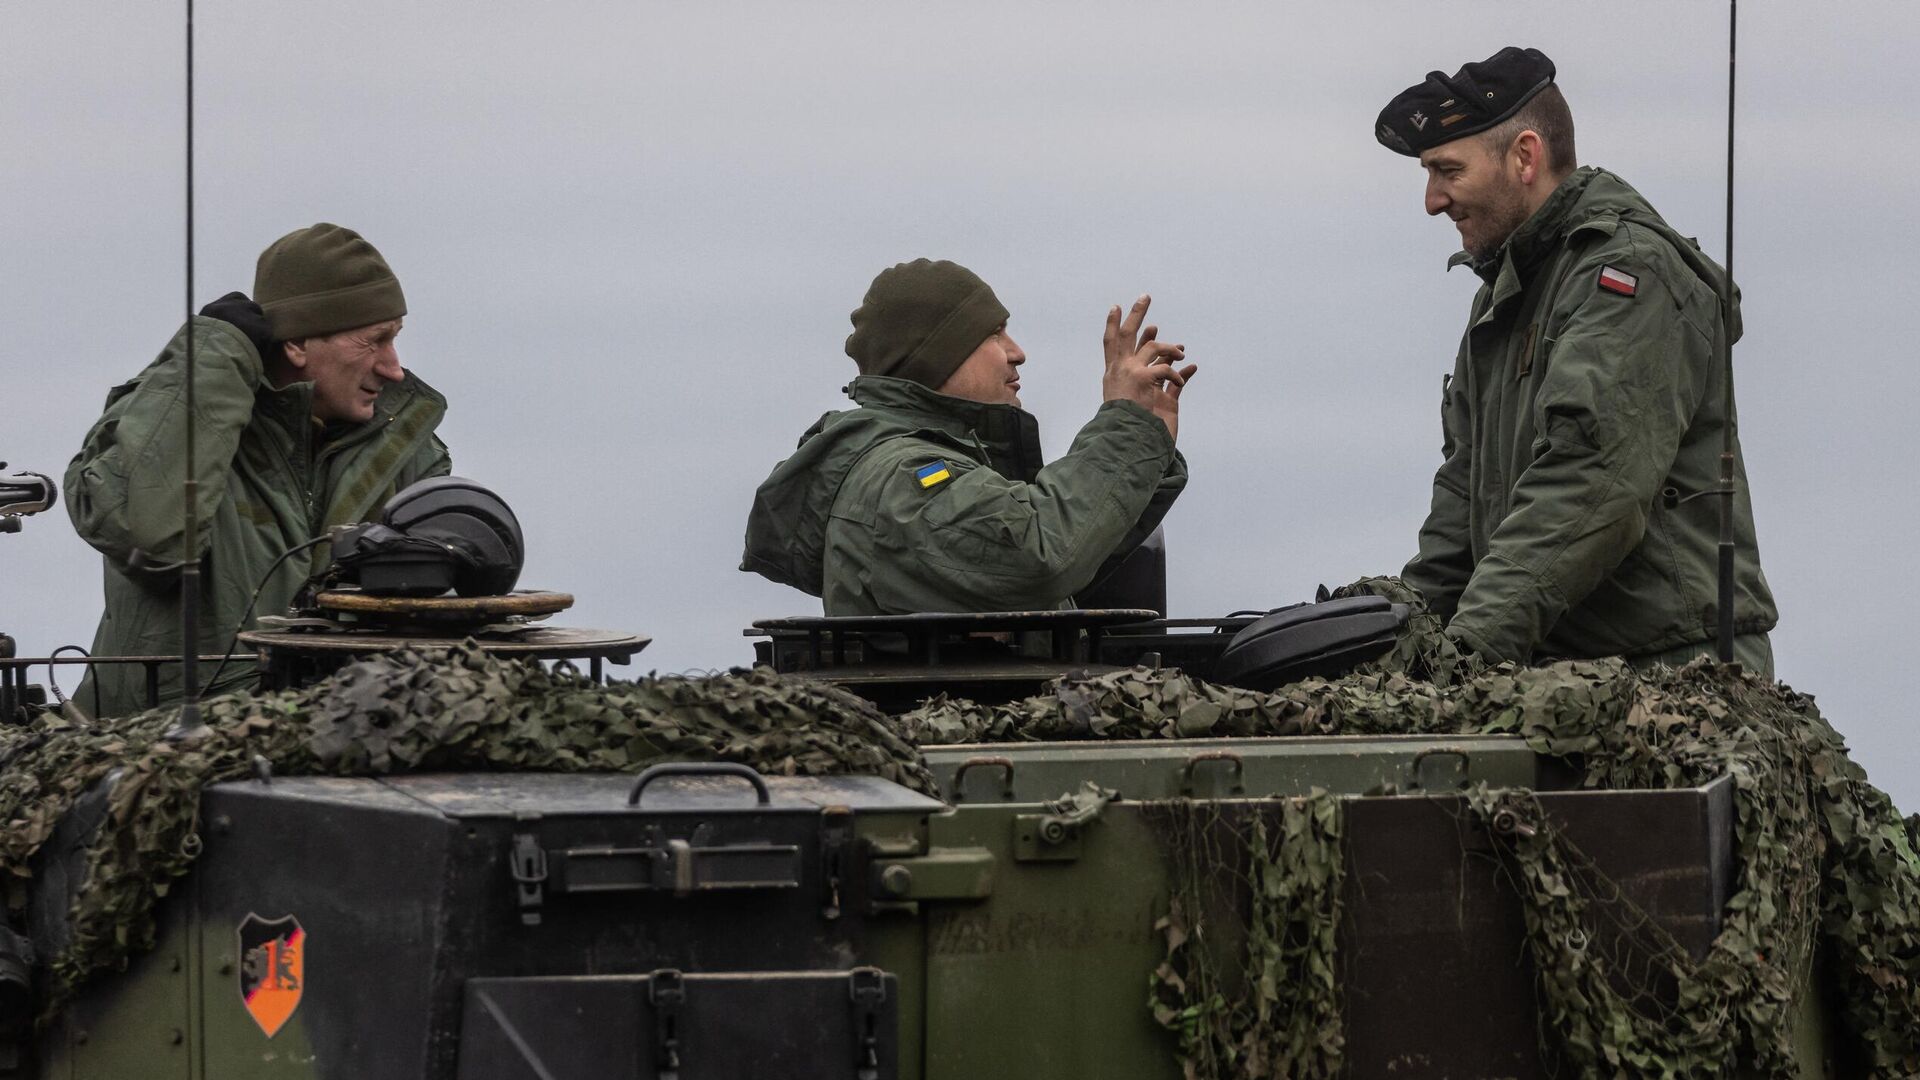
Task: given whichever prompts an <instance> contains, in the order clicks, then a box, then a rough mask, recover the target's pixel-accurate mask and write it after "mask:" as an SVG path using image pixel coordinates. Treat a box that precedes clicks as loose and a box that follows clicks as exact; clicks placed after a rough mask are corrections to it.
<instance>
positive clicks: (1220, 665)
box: [1213, 596, 1411, 691]
mask: <svg viewBox="0 0 1920 1080" xmlns="http://www.w3.org/2000/svg"><path fill="white" fill-rule="evenodd" d="M1410 614H1411V612H1410V609H1409V608H1408V607H1407V605H1405V604H1395V603H1392V602H1390V601H1388V600H1387V598H1386V597H1384V596H1349V597H1346V598H1345V599H1342V600H1322V601H1320V602H1318V603H1313V604H1295V605H1293V606H1292V607H1283V608H1275V609H1274V610H1272V611H1270V612H1268V613H1267V614H1265V615H1263V616H1261V617H1260V618H1258V619H1256V620H1254V621H1253V622H1251V623H1249V624H1248V625H1247V626H1246V628H1245V629H1243V630H1241V631H1240V632H1239V633H1237V634H1235V635H1234V636H1233V640H1232V641H1230V642H1228V643H1227V648H1226V651H1225V652H1222V653H1221V654H1220V659H1219V660H1218V661H1217V662H1216V663H1215V664H1214V668H1213V678H1214V681H1216V682H1223V683H1226V684H1227V685H1229V686H1239V687H1244V688H1246V689H1248V690H1261V691H1266V690H1273V689H1275V688H1277V687H1281V686H1284V685H1286V684H1287V683H1290V682H1297V681H1298V680H1300V679H1304V678H1307V677H1308V676H1310V675H1318V676H1321V677H1323V678H1334V677H1336V676H1339V675H1344V674H1345V673H1347V672H1348V671H1351V670H1353V667H1354V665H1356V664H1359V663H1362V662H1363V661H1367V660H1372V659H1373V658H1375V657H1377V656H1381V655H1384V654H1385V653H1386V652H1387V650H1389V649H1391V648H1393V643H1394V640H1395V638H1396V637H1397V636H1398V634H1399V632H1400V628H1401V627H1402V626H1405V625H1406V623H1407V618H1408V617H1409V615H1410Z"/></svg>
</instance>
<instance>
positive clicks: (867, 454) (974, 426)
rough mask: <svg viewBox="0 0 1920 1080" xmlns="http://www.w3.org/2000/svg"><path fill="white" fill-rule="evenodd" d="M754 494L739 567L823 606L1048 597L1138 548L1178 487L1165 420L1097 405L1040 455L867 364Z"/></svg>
mask: <svg viewBox="0 0 1920 1080" xmlns="http://www.w3.org/2000/svg"><path fill="white" fill-rule="evenodd" d="M847 389H848V394H849V396H851V397H852V398H853V400H854V401H855V402H856V403H858V404H859V406H860V407H859V408H857V409H850V410H846V411H843V412H830V413H827V414H826V415H825V416H823V417H821V418H820V421H819V422H818V423H816V424H814V425H813V427H811V428H809V429H808V430H807V433H806V434H805V435H803V436H801V439H800V447H799V450H798V451H796V452H795V453H794V455H793V456H792V457H790V458H788V459H787V460H785V461H783V462H781V463H780V464H779V465H778V466H777V467H776V468H775V469H774V470H773V474H772V475H771V476H769V477H768V478H767V480H766V482H765V483H763V484H761V485H760V490H759V491H758V492H757V493H756V494H755V496H754V503H753V510H752V512H751V514H750V515H749V516H748V519H747V540H746V554H745V556H744V557H743V559H742V560H741V563H740V569H742V570H752V571H756V572H758V573H760V574H763V575H765V576H766V577H768V578H771V579H773V580H774V581H777V582H780V583H782V584H785V585H792V586H793V587H795V588H797V589H801V590H803V591H805V592H807V593H810V594H812V595H814V596H818V597H820V598H821V599H822V601H823V604H824V606H825V609H826V613H827V614H828V615H898V614H907V613H911V612H927V611H1024V610H1039V609H1049V608H1055V607H1059V606H1060V605H1061V604H1062V603H1064V602H1066V601H1067V600H1068V598H1070V597H1071V596H1072V595H1073V594H1074V593H1075V592H1077V591H1079V590H1081V589H1084V588H1086V587H1087V586H1088V585H1090V584H1092V583H1093V582H1095V581H1096V580H1098V579H1099V577H1100V576H1101V575H1102V574H1103V573H1104V572H1105V570H1107V569H1110V568H1111V566H1110V565H1109V560H1112V561H1115V562H1117V561H1118V559H1119V558H1121V557H1124V556H1125V555H1126V554H1127V553H1128V552H1130V551H1132V550H1133V549H1134V548H1135V547H1137V546H1138V545H1139V544H1140V542H1141V541H1142V540H1144V539H1145V538H1146V537H1147V535H1148V534H1150V533H1151V532H1152V531H1153V530H1154V528H1155V527H1156V526H1158V525H1159V524H1160V519H1161V518H1162V517H1164V516H1165V515H1166V512H1167V510H1168V508H1169V507H1171V506H1172V505H1173V500H1174V498H1175V497H1176V496H1177V495H1179V493H1180V490H1181V489H1182V488H1184V487H1185V486H1186V482H1187V468H1186V460H1185V459H1184V458H1182V457H1181V456H1180V453H1179V451H1177V450H1175V449H1174V445H1173V439H1172V437H1171V436H1170V435H1169V434H1168V432H1167V427H1166V425H1165V424H1164V423H1162V422H1161V421H1160V420H1159V418H1157V417H1155V416H1154V415H1153V414H1152V413H1151V412H1149V411H1147V410H1146V409H1144V408H1142V407H1141V406H1139V405H1136V404H1134V403H1132V402H1112V401H1110V402H1107V403H1106V404H1104V405H1102V406H1101V407H1100V410H1099V411H1098V412H1097V413H1095V414H1094V418H1093V419H1092V420H1091V421H1089V422H1088V423H1087V426H1086V427H1084V428H1082V429H1080V434H1079V435H1078V436H1076V437H1075V438H1074V440H1073V446H1072V447H1071V448H1070V449H1069V450H1068V451H1067V454H1066V456H1064V457H1062V458H1060V459H1059V460H1057V461H1055V462H1054V463H1053V464H1051V465H1045V466H1044V467H1042V466H1043V463H1042V461H1041V457H1040V428H1039V425H1038V424H1037V423H1036V422H1035V420H1034V418H1033V415H1032V414H1030V413H1028V412H1026V411H1025V410H1022V409H1020V408H1018V407H1016V406H1013V405H985V404H981V403H978V402H972V401H966V400H963V399H961V398H955V397H949V396H947V395H945V394H939V393H935V392H934V391H932V390H929V389H927V388H926V387H924V386H921V385H919V384H918V383H914V382H909V381H907V380H904V379H892V378H886V377H883V376H874V375H866V376H862V377H860V378H858V379H855V380H854V381H853V383H852V385H851V386H849V387H848V388H847Z"/></svg>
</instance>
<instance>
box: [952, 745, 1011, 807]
mask: <svg viewBox="0 0 1920 1080" xmlns="http://www.w3.org/2000/svg"><path fill="white" fill-rule="evenodd" d="M976 765H985V766H991V767H993V768H999V769H1005V770H1006V776H1005V777H1003V778H1002V779H1001V781H1000V797H1001V798H1003V799H1011V798H1013V759H1012V758H1008V757H1000V756H997V755H996V756H993V757H975V758H968V759H967V760H965V761H963V762H961V763H960V767H959V768H957V769H955V770H953V801H954V802H959V801H960V793H961V790H962V788H961V784H962V782H963V781H965V779H966V776H967V770H968V769H971V768H973V767H974V766H976Z"/></svg>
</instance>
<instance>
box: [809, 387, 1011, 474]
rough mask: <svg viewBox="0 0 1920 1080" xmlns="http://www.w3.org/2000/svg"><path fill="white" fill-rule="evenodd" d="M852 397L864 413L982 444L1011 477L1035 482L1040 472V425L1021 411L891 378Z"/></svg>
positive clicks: (857, 390)
mask: <svg viewBox="0 0 1920 1080" xmlns="http://www.w3.org/2000/svg"><path fill="white" fill-rule="evenodd" d="M846 392H847V396H848V397H850V398H852V399H853V400H854V402H855V403H856V404H858V405H860V406H861V407H862V408H868V409H879V410H883V411H886V412H891V413H896V414H901V415H902V419H904V420H907V421H908V422H909V423H911V424H913V426H915V427H917V428H921V429H923V430H931V431H938V432H941V433H943V434H946V435H948V436H950V437H952V438H955V439H960V440H969V441H972V442H975V443H978V444H980V446H981V448H982V449H984V450H985V451H986V452H987V456H988V458H989V460H990V461H991V463H992V464H993V466H994V468H995V469H997V470H998V471H1000V472H1001V473H1003V474H1005V475H1007V476H1010V477H1013V478H1015V479H1020V480H1030V479H1032V474H1034V473H1037V472H1039V471H1040V465H1041V461H1040V422H1039V420H1037V419H1035V418H1034V415H1033V414H1032V413H1030V412H1028V411H1026V410H1025V409H1022V408H1021V407H1019V406H1018V405H990V404H987V403H985V402H980V401H968V400H967V399H966V398H957V397H952V396H950V395H947V394H942V393H939V392H938V391H935V390H930V389H928V388H927V387H925V386H922V385H920V384H919V383H917V382H912V381H910V380H907V379H895V378H891V377H889V376H885V375H862V376H860V377H859V378H857V379H855V380H853V382H851V383H849V384H848V385H847V387H846Z"/></svg>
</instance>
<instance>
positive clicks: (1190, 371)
mask: <svg viewBox="0 0 1920 1080" xmlns="http://www.w3.org/2000/svg"><path fill="white" fill-rule="evenodd" d="M1152 303H1153V299H1152V298H1151V297H1149V296H1145V295H1143V296H1141V297H1140V299H1138V300H1135V301H1134V302H1133V310H1131V311H1129V312H1128V313H1127V315H1126V318H1124V319H1122V318H1121V317H1120V305H1118V304H1115V305H1114V306H1113V308H1112V310H1110V311H1108V312H1107V331H1106V334H1105V335H1104V336H1103V337H1102V339H1101V342H1102V344H1103V345H1104V346H1105V348H1106V354H1107V371H1106V375H1105V377H1104V378H1103V380H1102V382H1101V390H1102V393H1103V394H1104V395H1105V400H1107V401H1132V402H1136V403H1138V404H1140V405H1144V406H1146V408H1147V409H1148V410H1149V411H1151V412H1152V413H1153V415H1155V416H1157V417H1159V418H1160V420H1161V422H1163V423H1165V424H1166V425H1167V434H1169V435H1172V436H1173V437H1174V438H1175V439H1178V438H1179V437H1180V394H1181V392H1182V391H1184V390H1185V389H1186V385H1187V380H1188V379H1191V378H1193V375H1194V372H1196V371H1198V370H1200V367H1199V365H1197V364H1186V365H1185V366H1181V362H1182V361H1184V360H1185V359H1186V358H1187V347H1186V346H1185V345H1169V344H1167V343H1166V342H1163V341H1159V340H1156V339H1157V338H1158V336H1159V333H1160V328H1159V327H1157V326H1151V325H1149V326H1146V327H1144V328H1142V326H1141V323H1143V322H1145V321H1146V317H1147V307H1148V305H1150V304H1152Z"/></svg>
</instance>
